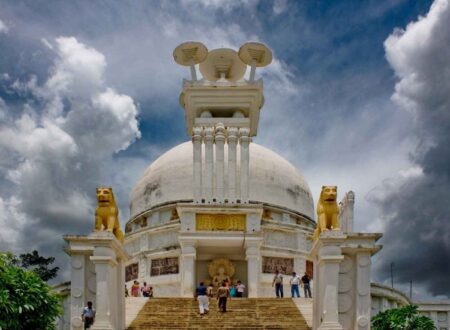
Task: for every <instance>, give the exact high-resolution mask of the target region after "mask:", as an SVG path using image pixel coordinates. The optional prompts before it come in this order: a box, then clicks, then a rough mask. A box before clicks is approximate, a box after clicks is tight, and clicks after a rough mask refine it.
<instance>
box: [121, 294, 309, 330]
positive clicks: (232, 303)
mask: <svg viewBox="0 0 450 330" xmlns="http://www.w3.org/2000/svg"><path fill="white" fill-rule="evenodd" d="M128 299H140V298H128ZM128 299H127V322H128V321H129V319H131V318H132V317H133V316H134V315H136V310H137V309H138V308H139V306H141V307H142V306H143V307H142V308H141V309H140V311H139V312H138V313H137V315H136V316H135V318H134V320H132V321H130V322H128V323H127V329H129V330H143V329H299V330H309V329H311V326H310V322H309V321H310V320H311V319H312V304H311V303H310V302H294V301H293V300H292V299H275V298H235V299H232V300H229V301H228V304H227V312H226V313H221V312H220V311H218V307H217V300H216V299H210V313H209V314H208V315H204V316H201V315H199V312H198V303H197V301H195V300H194V299H188V298H151V299H148V298H143V299H146V302H144V305H142V301H140V302H134V301H131V302H128ZM300 299H301V298H300ZM299 305H304V306H302V308H303V310H304V311H305V312H306V314H308V315H307V316H305V315H303V314H302V313H301V309H300V308H299V307H298V306H299ZM309 306H311V314H310V312H309V310H308V308H309ZM129 309H130V315H129ZM309 314H310V315H309ZM305 317H307V318H308V319H309V320H307V319H305Z"/></svg>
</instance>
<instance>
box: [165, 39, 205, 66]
mask: <svg viewBox="0 0 450 330" xmlns="http://www.w3.org/2000/svg"><path fill="white" fill-rule="evenodd" d="M207 56H208V49H207V48H206V47H205V45H203V44H202V43H201V42H197V41H188V42H184V43H182V44H181V45H179V46H178V47H177V48H175V50H174V51H173V59H174V60H175V62H177V63H178V64H180V65H184V66H190V65H195V64H198V63H201V62H203V61H204V60H205V59H206V57H207Z"/></svg>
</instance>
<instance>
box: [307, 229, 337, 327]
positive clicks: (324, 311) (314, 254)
mask: <svg viewBox="0 0 450 330" xmlns="http://www.w3.org/2000/svg"><path fill="white" fill-rule="evenodd" d="M327 234H329V235H331V236H330V237H327ZM344 240H345V236H343V235H342V233H341V232H332V231H330V232H325V233H323V234H322V235H321V236H320V237H319V239H318V240H317V241H316V242H315V243H314V246H313V248H312V250H311V254H310V257H311V258H312V259H313V260H314V265H315V267H314V271H315V272H314V276H315V277H316V278H315V281H314V300H315V301H314V305H313V315H314V316H313V317H314V319H313V329H314V330H317V329H319V330H324V329H327V330H342V325H341V324H340V323H339V306H338V288H339V264H340V263H341V261H342V260H343V259H344V256H343V255H342V250H341V244H342V243H343V241H344ZM316 263H317V264H316ZM316 265H317V267H316ZM316 270H317V272H316Z"/></svg>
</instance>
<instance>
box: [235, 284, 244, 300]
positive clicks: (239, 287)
mask: <svg viewBox="0 0 450 330" xmlns="http://www.w3.org/2000/svg"><path fill="white" fill-rule="evenodd" d="M244 291H245V285H244V284H242V282H241V281H238V282H237V285H236V297H238V298H242V297H243V296H244Z"/></svg>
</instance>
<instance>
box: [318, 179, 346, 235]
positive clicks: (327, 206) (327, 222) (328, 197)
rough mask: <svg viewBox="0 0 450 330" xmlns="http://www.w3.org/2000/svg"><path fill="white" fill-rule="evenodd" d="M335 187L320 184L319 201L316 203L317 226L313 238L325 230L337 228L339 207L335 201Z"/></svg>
mask: <svg viewBox="0 0 450 330" xmlns="http://www.w3.org/2000/svg"><path fill="white" fill-rule="evenodd" d="M336 197H337V187H336V186H322V191H321V192H320V198H319V202H318V203H317V227H316V230H315V232H314V236H313V239H314V240H316V239H318V238H319V236H320V233H321V232H323V231H325V230H330V229H332V230H339V229H340V227H339V219H338V216H339V208H338V206H337V202H336Z"/></svg>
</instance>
